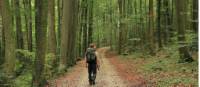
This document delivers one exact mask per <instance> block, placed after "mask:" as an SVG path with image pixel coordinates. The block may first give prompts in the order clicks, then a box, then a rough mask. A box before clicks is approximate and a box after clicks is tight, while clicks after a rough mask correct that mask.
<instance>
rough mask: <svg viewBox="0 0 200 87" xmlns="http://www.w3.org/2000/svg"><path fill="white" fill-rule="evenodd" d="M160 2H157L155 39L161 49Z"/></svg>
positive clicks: (159, 0) (158, 0)
mask: <svg viewBox="0 0 200 87" xmlns="http://www.w3.org/2000/svg"><path fill="white" fill-rule="evenodd" d="M160 17H161V0H157V38H158V47H159V49H161V48H162V38H161V18H160Z"/></svg>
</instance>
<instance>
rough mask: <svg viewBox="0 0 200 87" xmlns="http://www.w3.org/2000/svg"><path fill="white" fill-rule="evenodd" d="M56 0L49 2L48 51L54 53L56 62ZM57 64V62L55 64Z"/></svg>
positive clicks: (53, 56)
mask: <svg viewBox="0 0 200 87" xmlns="http://www.w3.org/2000/svg"><path fill="white" fill-rule="evenodd" d="M56 46H57V45H56V30H55V0H49V2H48V47H47V48H48V53H51V54H52V58H53V62H54V63H55V55H56ZM54 65H55V64H54Z"/></svg>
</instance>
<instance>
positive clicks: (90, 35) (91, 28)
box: [88, 0, 93, 44]
mask: <svg viewBox="0 0 200 87" xmlns="http://www.w3.org/2000/svg"><path fill="white" fill-rule="evenodd" d="M92 33H93V0H89V26H88V44H90V43H92Z"/></svg>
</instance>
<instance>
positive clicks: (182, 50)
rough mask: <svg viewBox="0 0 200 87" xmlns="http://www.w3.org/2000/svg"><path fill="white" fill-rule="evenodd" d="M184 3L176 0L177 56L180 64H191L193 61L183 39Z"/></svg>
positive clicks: (184, 28)
mask: <svg viewBox="0 0 200 87" xmlns="http://www.w3.org/2000/svg"><path fill="white" fill-rule="evenodd" d="M184 4H185V2H183V1H182V0H176V1H175V5H176V17H177V29H178V41H179V45H180V46H179V55H180V62H191V61H193V59H192V57H191V55H190V54H189V53H188V49H187V45H186V42H185V41H186V39H185V30H186V27H185V26H184V25H185V23H186V19H185V16H186V15H185V14H183V13H184V12H185V9H186V7H185V5H184Z"/></svg>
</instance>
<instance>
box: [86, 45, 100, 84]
mask: <svg viewBox="0 0 200 87" xmlns="http://www.w3.org/2000/svg"><path fill="white" fill-rule="evenodd" d="M85 60H86V67H87V68H88V79H89V84H90V85H95V79H96V74H97V69H99V60H98V58H97V52H96V45H95V44H90V45H89V48H87V50H86V53H85Z"/></svg>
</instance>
